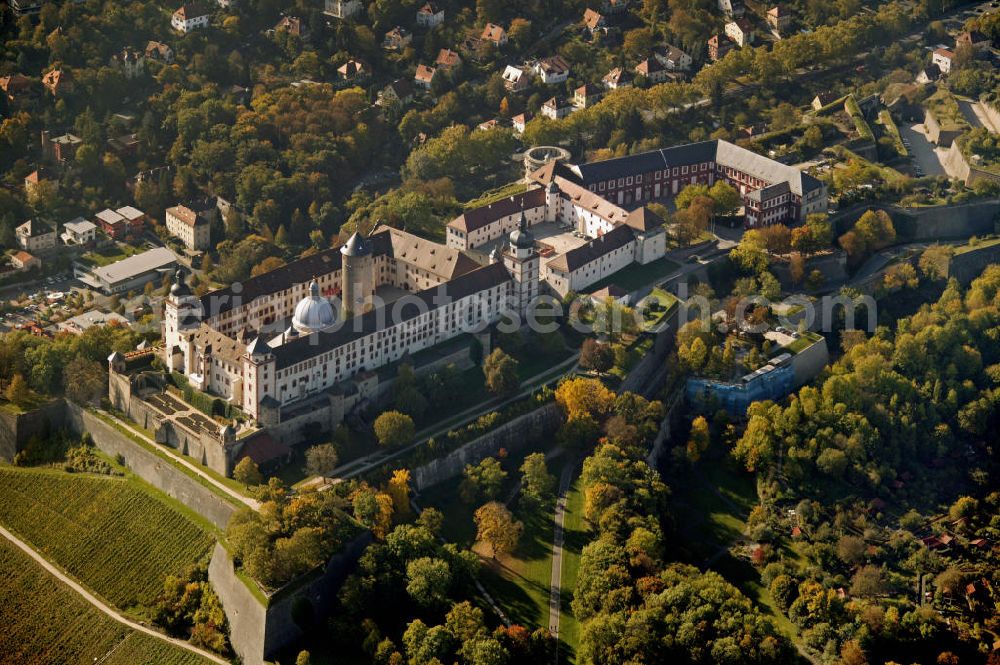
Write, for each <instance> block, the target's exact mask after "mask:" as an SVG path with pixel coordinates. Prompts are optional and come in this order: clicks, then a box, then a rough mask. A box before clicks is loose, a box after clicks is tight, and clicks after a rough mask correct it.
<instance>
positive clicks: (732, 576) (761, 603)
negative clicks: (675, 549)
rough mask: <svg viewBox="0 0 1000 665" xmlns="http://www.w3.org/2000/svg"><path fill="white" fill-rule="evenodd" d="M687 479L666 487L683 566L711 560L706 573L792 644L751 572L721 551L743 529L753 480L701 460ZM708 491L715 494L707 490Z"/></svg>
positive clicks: (790, 627)
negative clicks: (733, 589)
mask: <svg viewBox="0 0 1000 665" xmlns="http://www.w3.org/2000/svg"><path fill="white" fill-rule="evenodd" d="M687 479H688V480H687V482H685V483H678V482H677V481H674V483H673V486H672V489H673V491H674V498H675V501H676V504H675V507H674V509H673V514H674V515H676V516H677V517H676V519H677V521H678V531H679V532H680V540H681V547H682V549H683V550H684V551H685V552H686V555H687V556H685V557H684V558H685V560H687V561H689V562H690V563H693V564H695V565H697V566H699V567H700V568H702V569H704V568H705V565H704V564H705V562H706V561H708V560H709V559H713V562H712V565H711V566H710V568H711V569H712V570H715V571H716V572H718V573H719V574H721V575H722V576H723V577H725V578H726V579H727V580H728V581H729V582H730V583H732V584H734V585H735V586H736V587H737V588H739V590H740V591H742V592H743V593H744V594H745V595H746V596H747V597H748V598H750V599H751V600H752V601H754V603H755V604H757V606H758V607H760V609H761V610H762V612H763V613H764V614H765V615H767V616H768V617H769V618H770V619H771V620H772V621H773V622H774V623H775V625H777V626H778V628H779V630H781V631H782V632H783V633H784V634H785V635H786V636H787V637H788V638H789V639H792V640H796V639H797V638H798V631H797V629H796V627H795V625H794V624H793V623H792V622H791V621H789V620H788V619H787V618H786V617H785V616H784V615H783V614H782V613H781V611H780V610H779V609H778V607H777V605H776V604H775V602H774V599H773V598H772V597H771V592H770V591H769V590H768V589H767V588H765V587H764V586H763V585H762V584H761V582H760V576H759V575H758V573H757V571H756V570H755V569H754V568H753V566H751V565H750V564H749V563H748V562H747V561H744V560H742V559H737V558H735V557H733V556H732V555H730V554H729V553H728V552H723V551H722V550H725V549H728V546H729V545H730V544H732V543H734V542H735V541H736V540H737V539H739V538H740V536H741V535H742V533H743V531H744V530H745V528H746V518H747V516H748V515H749V514H750V509H751V508H752V507H753V505H754V504H755V502H756V489H755V487H754V481H753V478H752V477H751V476H749V475H748V474H746V473H742V472H740V471H739V470H738V469H736V468H735V466H734V464H733V463H732V461H731V460H728V459H724V460H719V461H715V460H705V461H704V462H702V464H701V465H700V467H699V470H698V472H697V473H694V474H689V475H688V476H687ZM713 487H714V488H715V489H716V490H717V491H718V494H716V493H715V492H713V491H712V490H711V488H713ZM720 494H721V495H722V496H719V495H720Z"/></svg>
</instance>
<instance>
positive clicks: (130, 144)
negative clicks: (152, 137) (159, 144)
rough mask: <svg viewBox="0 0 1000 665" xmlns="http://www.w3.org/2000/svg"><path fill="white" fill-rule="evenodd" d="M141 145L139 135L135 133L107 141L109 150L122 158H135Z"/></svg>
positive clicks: (114, 137) (113, 137)
mask: <svg viewBox="0 0 1000 665" xmlns="http://www.w3.org/2000/svg"><path fill="white" fill-rule="evenodd" d="M141 144H142V141H140V140H139V135H138V134H136V133H134V132H132V133H129V134H121V135H119V136H112V137H111V138H109V139H108V141H107V146H108V148H110V149H111V151H112V152H114V153H115V154H116V155H118V156H120V157H134V156H135V155H137V154H138V152H139V146H140V145H141Z"/></svg>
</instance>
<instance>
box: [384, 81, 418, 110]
mask: <svg viewBox="0 0 1000 665" xmlns="http://www.w3.org/2000/svg"><path fill="white" fill-rule="evenodd" d="M412 101H413V84H412V83H411V82H410V81H409V80H408V79H396V80H395V81H393V82H392V83H390V84H389V85H387V86H385V87H384V88H382V89H381V90H380V91H379V93H378V99H377V101H376V102H375V104H376V105H378V106H381V107H383V108H388V107H390V106H405V105H406V104H409V103H410V102H412Z"/></svg>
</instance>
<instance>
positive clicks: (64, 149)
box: [42, 129, 83, 164]
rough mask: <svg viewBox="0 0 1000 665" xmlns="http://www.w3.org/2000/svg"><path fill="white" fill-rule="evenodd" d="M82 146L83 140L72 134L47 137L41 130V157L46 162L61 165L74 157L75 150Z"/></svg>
mask: <svg viewBox="0 0 1000 665" xmlns="http://www.w3.org/2000/svg"><path fill="white" fill-rule="evenodd" d="M82 144H83V139H81V138H80V137H79V136H76V135H74V134H69V133H66V134H63V135H62V136H56V137H54V138H50V137H49V132H48V130H46V129H43V130H42V157H44V158H45V160H46V161H48V162H58V163H60V164H61V163H63V162H66V161H68V160H70V159H73V157H75V156H76V150H77V148H79V147H80V146H81V145H82Z"/></svg>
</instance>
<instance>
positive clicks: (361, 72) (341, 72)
mask: <svg viewBox="0 0 1000 665" xmlns="http://www.w3.org/2000/svg"><path fill="white" fill-rule="evenodd" d="M370 75H371V72H370V70H369V69H368V65H366V64H365V63H364V62H362V61H361V60H357V59H355V58H351V59H350V60H348V61H347V62H345V63H344V64H342V65H341V66H340V67H337V76H338V77H339V78H340V80H342V81H346V82H348V83H353V82H355V81H361V80H363V79H366V78H368V77H369V76H370Z"/></svg>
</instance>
